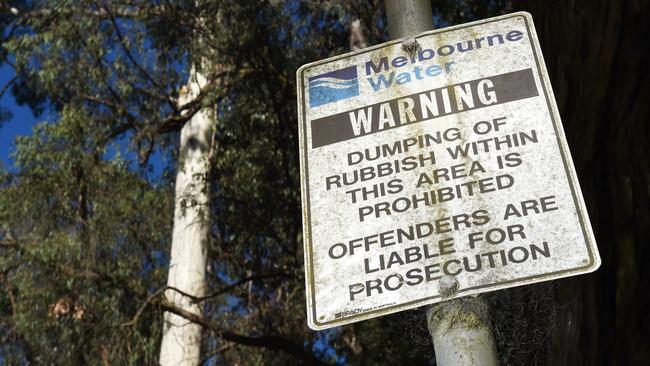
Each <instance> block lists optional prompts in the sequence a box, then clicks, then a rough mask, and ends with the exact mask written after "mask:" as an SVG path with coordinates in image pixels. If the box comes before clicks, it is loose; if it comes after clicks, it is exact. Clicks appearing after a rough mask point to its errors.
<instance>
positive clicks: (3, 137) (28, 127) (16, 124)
mask: <svg viewBox="0 0 650 366" xmlns="http://www.w3.org/2000/svg"><path fill="white" fill-rule="evenodd" d="M13 76H14V72H13V70H12V69H11V67H9V66H7V65H2V67H0V88H2V87H4V85H5V84H6V83H7V82H8V81H9V80H11V78H12V77H13ZM0 103H1V104H2V106H3V107H5V108H7V109H9V110H10V111H11V113H12V114H13V117H12V118H11V119H10V120H9V121H7V122H5V123H3V124H2V125H0V164H1V165H2V166H3V167H5V168H10V167H11V166H12V165H13V163H12V162H11V160H10V155H11V153H12V152H13V151H14V140H15V139H16V136H18V135H30V134H31V131H32V126H34V124H35V123H36V122H37V119H36V117H34V115H33V114H32V111H31V110H30V109H29V107H27V106H18V105H17V104H16V100H15V99H14V96H13V95H12V94H11V90H7V92H5V94H4V95H3V96H2V99H0Z"/></svg>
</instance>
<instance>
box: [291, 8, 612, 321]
mask: <svg viewBox="0 0 650 366" xmlns="http://www.w3.org/2000/svg"><path fill="white" fill-rule="evenodd" d="M416 39H417V42H418V44H419V46H420V49H419V51H417V52H415V53H414V54H408V53H406V51H404V50H403V49H402V44H401V42H399V41H396V42H389V43H385V44H383V45H379V46H376V47H371V48H368V49H365V50H362V51H359V52H355V53H350V54H347V55H343V56H340V57H334V58H331V59H328V60H324V61H319V62H315V63H312V64H308V65H305V66H303V67H302V68H301V69H300V70H299V71H298V94H299V96H298V102H299V114H300V145H301V146H300V152H301V176H302V202H303V217H304V233H305V236H304V241H305V270H306V288H307V291H306V294H307V312H308V319H309V325H310V327H311V328H313V329H324V328H328V327H332V326H337V325H341V324H346V323H351V322H355V321H358V320H363V319H369V318H373V317H376V316H381V315H385V314H388V313H392V312H396V311H401V310H405V309H409V308H414V307H417V306H421V305H424V304H429V303H435V302H438V301H442V300H445V299H448V298H451V297H457V296H465V295H470V294H477V293H481V292H487V291H492V290H496V289H502V288H507V287H512V286H519V285H524V284H530V283H534V282H540V281H546V280H551V279H556V278H561V277H567V276H573V275H577V274H581V273H587V272H591V271H594V270H595V269H597V268H598V266H599V265H600V257H599V255H598V251H597V248H596V244H595V241H594V238H593V233H592V230H591V226H590V223H589V218H588V217H587V213H586V210H585V205H584V202H583V198H582V195H581V193H580V188H579V185H578V181H577V179H576V174H575V170H574V167H573V163H572V161H571V157H570V154H569V150H568V147H567V143H566V139H565V137H564V133H563V130H562V126H561V122H560V117H559V114H558V112H557V107H556V105H555V100H554V97H553V92H552V90H551V87H550V83H549V80H548V75H547V72H546V69H545V66H544V62H543V59H542V55H541V51H540V47H539V44H538V40H537V36H536V33H535V30H534V26H533V23H532V18H531V17H530V15H529V14H527V13H515V14H510V15H506V16H502V17H497V18H492V19H487V20H482V21H478V22H473V23H468V24H464V25H460V26H456V27H451V28H447V29H441V30H437V31H432V32H427V33H423V34H421V35H419V36H417V37H416ZM443 276H453V277H454V278H455V279H456V280H457V281H458V290H457V291H456V292H455V293H452V294H451V295H447V294H445V295H447V296H448V297H444V298H443V296H442V295H441V294H440V291H439V280H440V279H441V278H442V277H443Z"/></svg>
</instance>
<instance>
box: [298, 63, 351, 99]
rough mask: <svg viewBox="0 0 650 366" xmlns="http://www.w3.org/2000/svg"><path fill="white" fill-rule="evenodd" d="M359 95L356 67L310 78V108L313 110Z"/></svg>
mask: <svg viewBox="0 0 650 366" xmlns="http://www.w3.org/2000/svg"><path fill="white" fill-rule="evenodd" d="M357 95H359V79H358V78H357V67H356V66H350V67H346V68H344V69H340V70H336V71H332V72H328V73H325V74H321V75H317V76H313V77H310V78H309V106H310V107H311V108H314V107H318V106H319V105H323V104H328V103H332V102H336V101H338V100H341V99H346V98H350V97H354V96H357Z"/></svg>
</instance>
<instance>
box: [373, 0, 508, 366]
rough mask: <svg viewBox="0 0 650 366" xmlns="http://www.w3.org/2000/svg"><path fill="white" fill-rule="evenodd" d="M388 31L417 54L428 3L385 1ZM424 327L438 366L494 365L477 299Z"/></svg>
mask: <svg viewBox="0 0 650 366" xmlns="http://www.w3.org/2000/svg"><path fill="white" fill-rule="evenodd" d="M385 6H386V17H387V18H388V32H389V34H390V37H391V38H392V39H399V38H405V42H404V48H405V49H407V50H409V51H411V52H414V51H415V52H417V50H418V48H419V46H418V45H417V44H413V43H414V42H415V39H414V38H407V37H412V36H414V35H416V34H418V33H422V32H426V31H428V30H432V29H433V13H432V11H431V2H430V1H429V0H409V1H401V0H386V2H385ZM457 285H458V282H457V281H456V280H455V279H454V278H453V277H451V276H448V277H443V278H442V279H441V280H440V282H439V287H440V291H441V292H444V293H448V294H452V293H453V292H454V291H455V290H456V289H457ZM427 325H428V328H429V333H430V334H431V340H432V342H433V347H434V350H435V354H436V364H437V365H440V366H473V365H483V366H493V365H498V363H499V362H498V357H497V349H496V342H495V340H494V335H493V334H492V329H491V328H490V325H489V322H488V306H487V304H486V303H485V301H484V300H483V299H481V298H480V297H471V298H460V299H452V300H449V301H446V302H441V303H438V304H436V305H434V306H432V307H431V308H430V309H429V310H428V311H427Z"/></svg>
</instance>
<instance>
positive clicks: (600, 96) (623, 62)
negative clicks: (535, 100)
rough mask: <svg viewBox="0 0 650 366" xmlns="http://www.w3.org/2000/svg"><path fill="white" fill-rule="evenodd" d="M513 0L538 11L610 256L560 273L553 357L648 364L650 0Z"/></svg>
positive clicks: (602, 246) (597, 227) (556, 361)
mask: <svg viewBox="0 0 650 366" xmlns="http://www.w3.org/2000/svg"><path fill="white" fill-rule="evenodd" d="M514 5H515V10H526V11H529V12H530V13H531V14H532V15H533V18H534V20H535V24H536V27H537V32H538V34H539V38H540V42H541V45H542V49H543V53H544V58H545V60H546V64H547V68H548V70H549V73H550V76H551V82H552V85H553V88H554V91H555V95H556V98H557V101H558V106H559V109H560V113H561V115H562V121H563V123H564V128H565V131H566V135H567V138H568V141H569V146H570V148H571V152H572V155H573V159H574V162H575V165H576V169H577V172H578V176H579V179H580V183H581V186H582V190H583V194H584V196H585V201H586V203H587V208H588V209H589V214H590V217H591V221H592V225H593V228H594V231H595V234H596V240H597V243H598V247H599V250H600V253H601V256H602V267H601V268H600V269H599V270H598V271H597V272H595V273H594V274H591V275H588V276H581V277H576V278H573V279H568V280H561V281H558V282H557V287H556V290H555V299H556V301H557V303H558V305H560V306H561V307H560V308H559V318H558V321H557V323H556V327H555V329H554V334H552V337H551V343H550V346H549V350H548V360H547V364H549V365H593V364H600V365H643V364H645V365H647V364H650V340H649V338H650V337H649V336H648V334H649V331H648V330H649V329H650V315H649V313H648V307H649V306H650V292H649V291H648V289H646V288H645V286H643V285H644V283H645V281H647V280H650V276H649V272H650V266H649V265H648V263H647V262H648V260H649V259H650V255H649V254H650V248H649V245H650V234H649V233H650V231H649V230H650V215H649V208H650V199H649V187H650V168H649V164H648V160H647V159H648V156H649V154H648V152H649V148H648V144H649V143H650V141H649V140H650V139H649V135H648V126H649V125H650V73H648V64H649V62H650V59H649V58H648V56H650V55H649V50H650V41H649V40H648V39H649V38H648V37H649V36H650V35H649V34H648V30H649V27H648V24H650V22H649V20H648V15H649V14H648V8H649V2H648V1H642V0H628V1H623V0H613V1H609V0H592V1H586V0H584V1H576V0H571V1H548V0H537V1H531V2H523V1H515V4H514Z"/></svg>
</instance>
